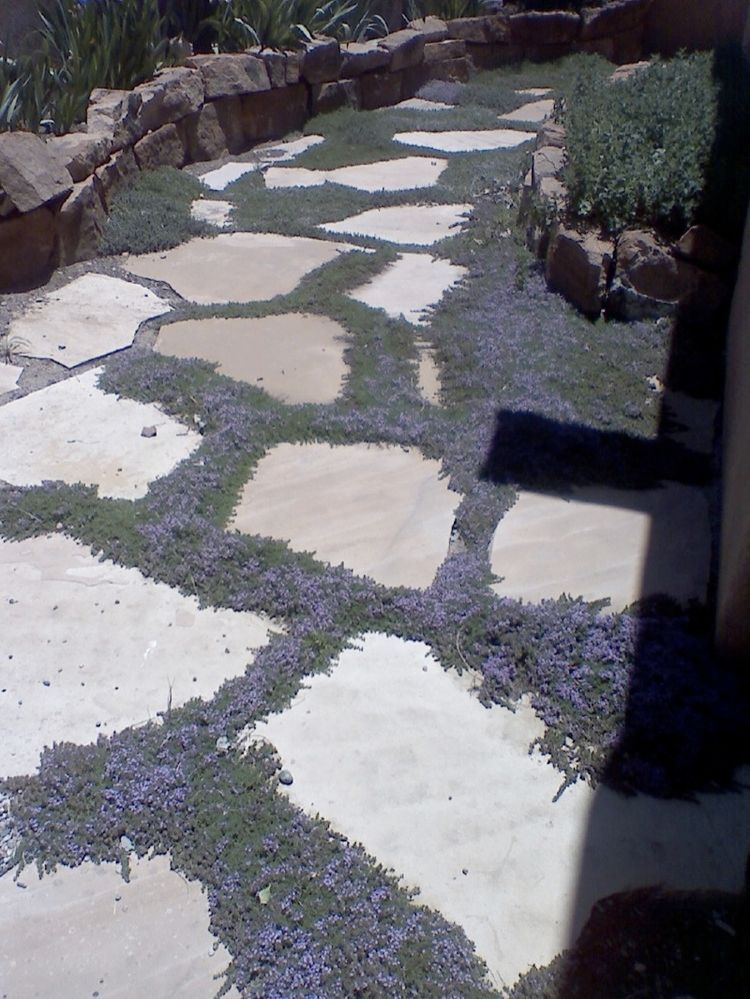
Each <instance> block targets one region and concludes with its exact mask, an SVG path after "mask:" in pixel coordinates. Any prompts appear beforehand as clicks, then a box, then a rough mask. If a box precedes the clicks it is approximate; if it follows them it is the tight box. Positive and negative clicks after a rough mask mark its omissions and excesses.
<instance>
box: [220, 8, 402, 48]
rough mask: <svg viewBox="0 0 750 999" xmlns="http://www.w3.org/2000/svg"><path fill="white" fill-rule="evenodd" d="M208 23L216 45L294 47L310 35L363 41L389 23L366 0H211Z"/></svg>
mask: <svg viewBox="0 0 750 999" xmlns="http://www.w3.org/2000/svg"><path fill="white" fill-rule="evenodd" d="M212 7H213V13H212V14H211V16H210V18H209V21H208V23H209V25H210V28H211V30H212V32H213V34H214V38H215V44H216V47H217V48H219V49H220V50H222V51H231V50H241V49H244V48H247V47H248V46H250V45H260V46H261V47H262V48H270V49H290V48H298V47H299V46H300V45H303V44H304V43H305V42H308V41H310V40H311V39H312V37H313V36H314V35H326V36H328V37H330V38H338V39H339V40H340V41H352V40H356V41H363V40H364V39H366V38H372V37H375V36H377V35H383V34H385V33H386V31H387V27H386V24H385V22H384V21H383V19H382V17H380V16H379V15H377V14H374V13H373V12H372V10H373V8H372V4H371V3H370V2H368V0H325V2H323V3H321V2H320V0H213V2H212Z"/></svg>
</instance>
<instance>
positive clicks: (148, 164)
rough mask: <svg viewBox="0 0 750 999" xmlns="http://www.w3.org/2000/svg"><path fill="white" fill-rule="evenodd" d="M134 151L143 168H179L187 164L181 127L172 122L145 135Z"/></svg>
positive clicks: (139, 164)
mask: <svg viewBox="0 0 750 999" xmlns="http://www.w3.org/2000/svg"><path fill="white" fill-rule="evenodd" d="M133 151H134V152H135V158H136V161H137V163H138V166H139V167H140V169H141V170H156V168H157V167H162V166H171V167H177V168H178V169H179V168H180V167H181V166H184V164H185V145H184V143H183V140H182V136H181V134H180V131H179V129H178V128H177V126H176V125H175V124H174V123H171V122H170V124H168V125H162V127H161V128H158V129H157V130H156V131H155V132H149V133H148V135H144V137H143V138H142V139H141V140H140V142H136V144H135V146H134V147H133Z"/></svg>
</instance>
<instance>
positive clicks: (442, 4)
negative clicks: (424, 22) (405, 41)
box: [407, 0, 491, 21]
mask: <svg viewBox="0 0 750 999" xmlns="http://www.w3.org/2000/svg"><path fill="white" fill-rule="evenodd" d="M490 7H491V0H412V3H411V4H409V5H408V14H407V17H409V18H410V19H414V18H418V17H428V16H432V17H441V18H443V20H446V21H450V20H452V19H453V18H454V17H479V16H480V15H481V14H486V13H487V12H488V9H489V8H490Z"/></svg>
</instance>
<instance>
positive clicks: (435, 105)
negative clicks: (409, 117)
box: [380, 97, 455, 111]
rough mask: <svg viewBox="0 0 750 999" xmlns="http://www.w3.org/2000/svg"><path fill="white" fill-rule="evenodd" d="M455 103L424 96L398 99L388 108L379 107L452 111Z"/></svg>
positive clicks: (394, 109) (390, 109) (401, 109)
mask: <svg viewBox="0 0 750 999" xmlns="http://www.w3.org/2000/svg"><path fill="white" fill-rule="evenodd" d="M454 107H455V104H446V103H445V102H444V101H428V100H425V99H424V97H410V98H409V99H408V100H406V101H400V102H399V103H398V104H394V105H392V106H391V107H389V108H381V109H380V110H383V111H452V110H453V108H454Z"/></svg>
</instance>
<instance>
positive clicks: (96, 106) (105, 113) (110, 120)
mask: <svg viewBox="0 0 750 999" xmlns="http://www.w3.org/2000/svg"><path fill="white" fill-rule="evenodd" d="M142 103H143V95H142V94H141V93H139V92H138V91H137V90H105V89H102V88H98V89H96V90H93V91H92V92H91V97H90V98H89V106H88V108H87V110H86V122H87V124H88V131H89V132H90V133H96V134H99V133H102V132H104V133H107V134H109V135H111V136H112V151H113V152H117V151H118V150H120V149H122V148H123V146H130V145H132V144H133V143H134V142H137V141H138V139H140V138H141V137H142V136H143V134H144V132H145V131H146V128H145V126H144V124H143V122H142V121H141V119H140V117H139V112H140V109H141V105H142Z"/></svg>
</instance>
